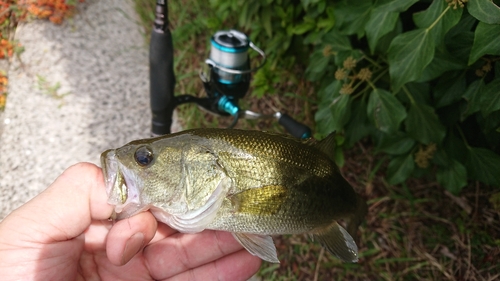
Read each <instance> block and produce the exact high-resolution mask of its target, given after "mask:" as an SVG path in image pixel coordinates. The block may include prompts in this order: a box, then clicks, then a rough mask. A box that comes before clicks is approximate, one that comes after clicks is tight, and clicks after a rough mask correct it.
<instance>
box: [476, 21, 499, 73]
mask: <svg viewBox="0 0 500 281" xmlns="http://www.w3.org/2000/svg"><path fill="white" fill-rule="evenodd" d="M499 38H500V25H498V24H496V25H494V24H486V23H483V22H479V24H478V25H477V27H476V32H475V33H474V44H473V45H472V50H471V52H470V57H469V65H471V64H473V63H474V62H475V61H477V60H478V59H479V58H480V57H482V56H484V55H500V40H499Z"/></svg>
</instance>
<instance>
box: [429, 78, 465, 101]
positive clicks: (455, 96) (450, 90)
mask: <svg viewBox="0 0 500 281" xmlns="http://www.w3.org/2000/svg"><path fill="white" fill-rule="evenodd" d="M465 89H466V79H465V76H464V74H463V73H458V75H456V74H455V75H453V74H451V75H443V76H441V78H439V80H438V82H437V84H436V86H435V87H434V99H435V100H436V103H435V105H434V106H435V107H436V108H440V107H444V106H447V105H450V104H452V103H454V102H456V101H459V100H460V99H462V96H463V94H464V93H465Z"/></svg>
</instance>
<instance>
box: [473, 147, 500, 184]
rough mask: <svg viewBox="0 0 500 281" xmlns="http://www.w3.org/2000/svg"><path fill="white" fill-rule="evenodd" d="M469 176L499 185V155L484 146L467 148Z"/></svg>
mask: <svg viewBox="0 0 500 281" xmlns="http://www.w3.org/2000/svg"><path fill="white" fill-rule="evenodd" d="M466 167H467V170H468V171H469V172H470V178H472V179H475V180H478V181H481V182H483V183H485V184H491V185H494V186H497V187H500V176H499V173H498V172H499V171H500V156H499V155H498V154H495V153H494V152H493V151H491V150H489V149H485V148H477V147H472V148H470V149H469V153H468V159H467V163H466Z"/></svg>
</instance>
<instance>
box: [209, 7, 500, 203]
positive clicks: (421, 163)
mask: <svg viewBox="0 0 500 281" xmlns="http://www.w3.org/2000/svg"><path fill="white" fill-rule="evenodd" d="M212 2H218V1H212ZM219 2H220V1H219ZM225 3H227V4H226V5H227V6H225V7H222V8H221V9H226V12H227V11H232V12H235V11H236V10H239V11H241V14H240V16H239V18H240V25H241V26H243V27H246V28H250V29H251V33H252V34H254V32H255V33H256V34H257V35H252V38H254V37H256V38H255V39H259V38H260V39H262V40H260V42H261V44H264V45H263V48H264V49H265V50H266V52H268V53H269V52H270V53H272V56H273V58H274V59H275V60H276V61H277V62H281V61H285V62H288V63H290V64H292V63H297V62H300V60H298V59H297V58H299V57H301V55H303V49H304V46H305V49H306V50H307V48H310V49H312V50H313V51H312V53H311V54H310V56H309V58H308V60H307V69H306V72H305V76H306V78H307V79H309V80H311V81H315V82H316V85H317V95H318V110H317V112H316V115H315V120H316V131H317V134H318V135H320V136H324V135H326V134H328V133H330V132H332V131H336V132H338V133H339V134H342V135H343V136H344V138H345V141H344V143H343V147H344V148H347V147H350V146H352V145H353V144H354V143H356V142H357V141H360V140H361V139H363V138H369V139H371V140H372V141H373V143H374V145H375V147H376V151H377V153H385V154H387V155H388V156H389V158H388V159H389V160H388V161H389V163H388V168H387V172H386V178H387V180H388V182H389V183H390V184H399V183H402V182H404V181H405V180H406V179H408V178H409V177H411V176H435V177H436V179H437V181H438V182H439V183H440V184H441V185H442V186H443V187H445V188H446V189H447V190H449V191H451V192H453V193H455V194H456V193H458V192H459V191H460V190H461V189H462V188H463V187H464V186H465V185H466V184H467V181H468V180H477V181H480V182H483V183H485V184H488V185H494V186H500V176H499V175H498V173H499V172H500V156H499V152H500V62H499V60H500V40H498V38H500V9H499V7H498V6H497V5H496V4H495V3H494V2H492V1H490V0H474V1H469V2H467V0H434V1H418V0H382V1H369V0H344V1H336V2H334V3H333V4H330V3H331V2H330V1H321V0H316V1H312V0H311V1H305V0H303V1H300V2H298V1H286V0H283V1H278V0H275V1H273V0H269V1H252V2H250V1H236V0H233V1H227V2H226V1H225ZM238 4H241V5H238ZM333 23H335V24H334V25H333ZM264 31H265V32H264ZM263 34H264V35H263ZM274 38H278V39H274ZM294 41H297V42H300V43H301V44H302V45H303V46H302V47H301V48H299V49H298V52H294V50H293V48H290V46H291V45H292V42H294ZM283 66H284V67H286V66H287V65H286V64H284V65H283ZM271 80H272V79H271Z"/></svg>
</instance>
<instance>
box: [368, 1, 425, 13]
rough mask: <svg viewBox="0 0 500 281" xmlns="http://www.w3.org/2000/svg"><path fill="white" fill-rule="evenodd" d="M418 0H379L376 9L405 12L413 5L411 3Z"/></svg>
mask: <svg viewBox="0 0 500 281" xmlns="http://www.w3.org/2000/svg"><path fill="white" fill-rule="evenodd" d="M417 2H418V0H386V1H380V2H379V1H377V4H376V6H375V9H378V10H381V11H385V12H404V11H406V10H408V8H410V7H411V5H413V4H415V3H417Z"/></svg>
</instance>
